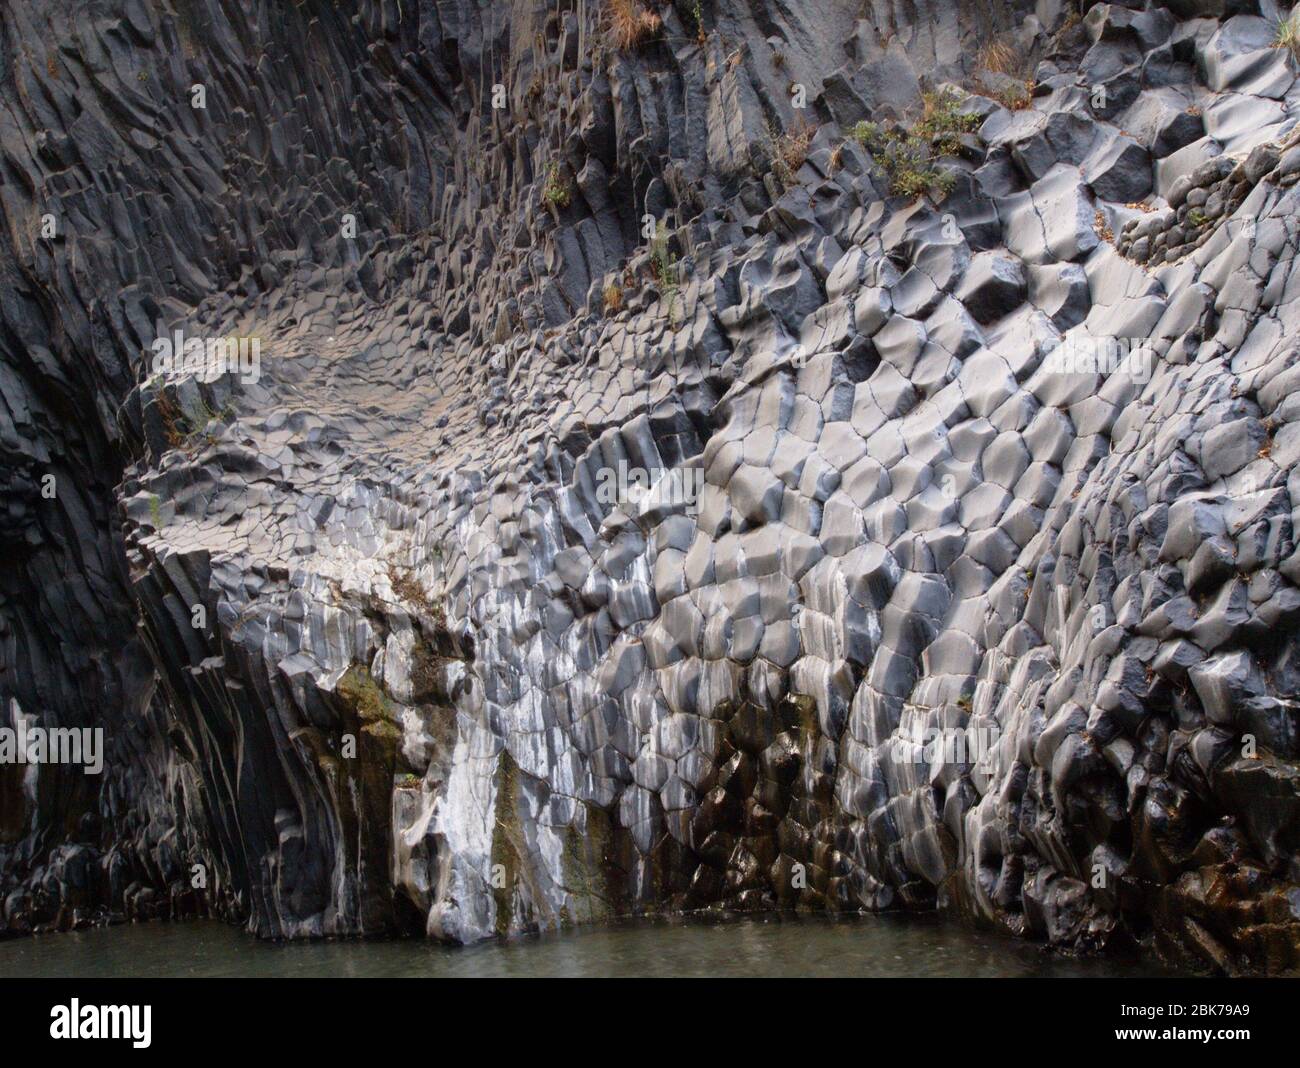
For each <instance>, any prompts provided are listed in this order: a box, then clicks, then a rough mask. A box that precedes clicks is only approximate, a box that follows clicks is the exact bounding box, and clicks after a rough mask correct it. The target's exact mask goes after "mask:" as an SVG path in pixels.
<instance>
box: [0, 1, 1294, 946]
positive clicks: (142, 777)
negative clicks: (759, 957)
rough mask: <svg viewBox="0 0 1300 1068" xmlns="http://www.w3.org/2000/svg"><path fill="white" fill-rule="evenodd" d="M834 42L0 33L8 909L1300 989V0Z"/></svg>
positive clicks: (558, 21) (97, 16) (604, 25)
mask: <svg viewBox="0 0 1300 1068" xmlns="http://www.w3.org/2000/svg"><path fill="white" fill-rule="evenodd" d="M806 6H807V10H804V9H803V8H800V7H799V6H798V5H795V6H794V7H791V6H790V5H786V6H780V5H772V4H769V3H768V2H767V0H742V2H736V3H722V2H714V3H703V4H699V5H690V4H676V5H668V4H665V5H662V6H659V5H640V6H638V4H636V3H633V2H631V0H626V2H617V3H616V2H613V0H607V2H601V3H598V2H595V0H588V2H583V3H576V4H567V3H566V4H561V5H540V6H539V5H524V4H491V5H486V4H477V3H471V2H458V3H451V4H441V5H436V6H435V5H434V4H432V3H423V2H417V3H406V4H402V5H396V4H387V3H376V4H371V5H362V10H361V11H360V12H359V13H357V14H355V15H352V14H348V13H345V12H344V11H342V10H340V9H339V8H337V7H335V6H333V5H330V4H323V3H322V4H314V3H307V4H303V5H229V4H217V3H215V2H211V0H200V2H196V3H192V4H186V5H185V7H184V11H183V12H181V13H180V14H178V15H176V16H172V15H170V14H164V13H162V12H160V11H159V10H156V9H155V8H154V6H153V5H148V4H143V3H136V2H125V0H124V2H116V0H102V2H100V3H97V4H95V5H92V8H91V10H90V11H89V12H83V11H81V10H79V9H78V10H73V7H74V5H71V4H55V5H48V4H35V3H31V2H29V0H16V2H14V3H12V4H10V5H8V6H7V7H6V9H5V10H4V11H3V12H0V22H2V23H3V26H4V30H5V40H6V41H7V42H9V44H8V46H7V49H6V53H5V56H6V58H5V61H4V63H3V66H0V94H3V97H4V101H5V104H6V106H5V108H4V109H3V111H2V112H0V145H2V146H3V149H4V164H3V181H2V182H0V210H2V211H3V213H4V218H5V222H6V226H5V228H4V231H3V237H2V238H0V240H2V241H3V242H4V252H5V255H4V256H3V257H0V271H3V272H4V285H3V287H2V288H0V317H2V318H3V324H4V339H5V340H4V344H3V345H2V346H0V354H2V355H3V360H2V361H0V404H2V406H3V407H2V408H0V412H2V413H3V414H2V418H0V456H2V457H3V461H4V462H3V467H2V470H3V478H4V481H3V495H4V496H3V500H4V504H5V507H4V508H3V510H0V516H2V517H3V518H2V519H0V539H2V540H3V544H2V549H3V553H4V556H5V560H6V566H5V568H4V569H3V572H2V574H3V578H2V579H0V582H3V586H2V587H0V699H3V712H0V726H3V727H5V728H6V729H8V730H11V731H16V730H18V729H19V724H20V723H21V724H22V728H21V729H23V730H26V729H27V727H29V726H38V725H39V726H40V727H42V728H47V729H54V728H68V729H76V730H78V731H80V730H91V731H95V730H98V731H102V739H103V743H104V749H103V759H104V767H103V770H102V772H101V773H100V774H98V775H86V774H84V771H83V769H82V768H81V767H79V766H76V765H75V764H72V763H66V762H65V763H52V762H48V761H28V762H25V763H18V762H15V761H8V762H4V763H0V923H2V925H3V928H4V929H5V930H6V931H8V932H13V933H20V932H24V931H29V930H35V929H45V928H49V927H58V928H67V927H74V926H78V925H83V924H88V923H94V922H100V921H104V920H109V919H113V918H118V917H121V918H128V919H136V918H149V917H154V916H163V915H169V916H184V915H192V914H215V915H219V916H222V917H226V918H229V919H233V920H237V921H239V922H242V923H245V924H246V925H247V927H248V929H249V930H250V931H252V932H255V933H257V934H259V935H263V936H271V937H309V936H315V935H330V934H384V933H394V932H423V933H427V934H428V935H429V936H431V937H436V938H443V939H448V940H452V941H462V942H466V941H472V940H475V939H480V938H483V937H487V936H489V935H492V934H493V933H502V934H509V933H514V932H519V931H524V930H530V929H536V928H543V929H545V928H553V927H556V926H560V925H564V924H576V923H586V922H600V921H602V920H606V919H608V918H610V917H613V916H617V915H622V914H628V913H635V912H664V911H681V910H694V909H738V910H751V909H754V910H759V909H771V908H778V907H792V908H803V909H815V910H832V911H853V910H875V909H904V910H908V909H911V910H923V909H934V908H938V909H943V910H948V911H951V912H953V913H956V914H958V915H960V916H962V917H964V918H965V919H967V920H968V921H970V922H983V923H990V924H994V925H998V926H1001V927H1004V928H1007V929H1009V930H1011V931H1013V932H1016V933H1019V934H1023V935H1025V936H1027V937H1031V938H1036V939H1040V940H1045V941H1047V942H1050V943H1051V944H1053V945H1056V946H1059V947H1062V948H1066V949H1074V950H1091V949H1105V948H1107V947H1113V946H1117V945H1120V944H1129V943H1133V942H1137V943H1139V944H1140V945H1142V946H1144V947H1146V948H1147V949H1149V950H1150V952H1152V953H1154V954H1158V955H1159V956H1160V957H1162V958H1163V959H1165V960H1167V961H1170V962H1172V963H1175V964H1177V965H1180V966H1185V967H1195V968H1213V969H1218V970H1224V971H1244V970H1260V971H1279V970H1284V969H1288V968H1292V967H1295V966H1296V965H1297V964H1298V963H1300V909H1297V907H1296V906H1295V903H1294V902H1295V900H1296V898H1297V895H1298V894H1300V867H1298V866H1297V859H1296V858H1297V852H1296V850H1297V845H1298V844H1300V843H1297V841H1296V837H1297V827H1300V822H1298V821H1297V817H1298V816H1300V726H1298V722H1297V716H1298V715H1300V641H1298V640H1297V635H1296V621H1297V615H1298V614H1300V588H1298V584H1300V554H1298V553H1297V549H1296V544H1295V533H1294V521H1295V515H1296V505H1297V503H1300V475H1297V473H1296V472H1297V470H1298V468H1297V461H1298V460H1300V445H1298V444H1297V443H1298V442H1300V431H1297V430H1296V426H1297V421H1298V420H1300V406H1298V405H1297V403H1296V399H1295V397H1296V392H1297V391H1296V388H1295V387H1296V386H1297V384H1300V377H1297V376H1298V375H1300V372H1298V371H1297V362H1298V361H1297V353H1296V347H1295V346H1296V342H1295V338H1296V336H1297V333H1298V332H1300V303H1298V301H1297V298H1300V271H1298V270H1297V267H1296V263H1297V260H1296V248H1297V239H1298V236H1300V235H1298V234H1297V223H1296V218H1297V208H1298V207H1300V191H1298V190H1297V188H1296V175H1297V174H1300V155H1298V153H1300V142H1297V135H1296V134H1295V132H1294V131H1295V127H1296V116H1297V113H1298V112H1297V109H1298V108H1300V85H1297V82H1296V70H1297V66H1296V59H1295V57H1294V56H1293V55H1291V54H1290V52H1289V51H1288V50H1287V49H1285V48H1276V47H1273V45H1274V36H1273V31H1272V28H1271V26H1270V24H1269V22H1268V19H1267V18H1265V17H1264V16H1265V15H1267V14H1270V12H1271V9H1270V12H1262V13H1261V10H1260V9H1258V8H1256V7H1254V6H1253V5H1251V4H1234V5H1229V7H1230V8H1231V10H1228V9H1226V8H1224V9H1222V10H1220V9H1219V8H1216V7H1215V5H1192V6H1193V7H1195V8H1196V10H1195V11H1192V10H1181V9H1177V8H1175V9H1171V10H1166V9H1164V8H1160V7H1153V8H1149V9H1147V10H1143V11H1139V10H1136V9H1134V8H1131V7H1124V6H1118V5H1105V4H1089V5H1085V6H1086V10H1084V11H1079V10H1077V9H1075V8H1074V7H1073V6H1072V5H1068V4H1066V5H1038V9H1037V11H1035V9H1034V6H1033V5H1030V4H1027V3H1025V4H1018V3H1012V4H1007V5H1004V6H1002V7H999V8H998V9H997V11H996V12H995V13H992V14H990V12H989V11H987V10H985V9H984V8H981V7H977V6H975V5H965V4H957V3H943V4H939V5H937V6H936V7H935V8H934V9H933V11H927V13H926V14H925V15H924V16H922V15H920V14H918V13H915V12H912V13H909V14H904V13H902V12H901V11H895V12H890V13H886V12H884V11H883V10H877V9H876V8H871V9H870V10H869V11H868V12H867V14H866V15H863V13H862V8H861V5H860V4H857V3H831V4H819V5H806ZM795 8H798V10H795ZM24 43H26V44H24ZM864 124H865V125H864ZM15 737H16V735H15ZM69 737H71V736H69Z"/></svg>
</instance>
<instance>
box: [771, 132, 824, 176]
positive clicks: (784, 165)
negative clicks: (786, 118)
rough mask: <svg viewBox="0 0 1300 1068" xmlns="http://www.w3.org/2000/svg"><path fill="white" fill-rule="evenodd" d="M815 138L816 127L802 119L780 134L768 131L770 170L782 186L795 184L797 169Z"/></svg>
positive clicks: (802, 162) (806, 156)
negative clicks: (770, 157)
mask: <svg viewBox="0 0 1300 1068" xmlns="http://www.w3.org/2000/svg"><path fill="white" fill-rule="evenodd" d="M816 136H817V126H816V125H815V124H814V123H811V122H809V121H808V120H807V119H804V118H802V117H801V118H799V119H798V120H797V121H796V122H795V123H793V124H792V125H791V126H790V128H789V129H788V130H785V131H783V132H781V133H775V132H772V131H769V133H768V140H769V142H770V147H771V154H772V170H773V171H774V172H775V173H776V176H777V178H779V179H780V180H781V182H782V184H783V185H793V184H794V183H795V180H796V177H797V175H798V173H799V168H800V167H802V166H803V165H804V162H805V161H806V160H807V159H808V150H809V148H811V147H812V141H813V138H814V137H816Z"/></svg>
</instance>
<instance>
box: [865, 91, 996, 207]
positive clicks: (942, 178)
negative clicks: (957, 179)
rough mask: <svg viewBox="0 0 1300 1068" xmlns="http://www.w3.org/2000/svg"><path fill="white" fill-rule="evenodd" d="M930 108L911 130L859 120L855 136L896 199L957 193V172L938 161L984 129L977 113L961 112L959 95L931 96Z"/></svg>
mask: <svg viewBox="0 0 1300 1068" xmlns="http://www.w3.org/2000/svg"><path fill="white" fill-rule="evenodd" d="M924 100H925V110H924V111H923V112H922V114H921V117H920V118H919V119H918V120H917V121H916V122H915V123H914V124H913V125H912V127H911V129H899V128H895V127H883V126H880V125H879V124H877V123H874V122H860V123H858V124H857V125H856V126H855V127H853V129H852V131H850V132H851V135H852V137H853V139H854V140H855V141H857V142H858V143H859V144H861V145H862V146H863V147H864V148H866V149H867V151H869V152H870V153H871V155H872V156H873V157H874V158H875V161H876V164H877V166H879V167H880V169H881V170H882V171H884V172H885V175H886V177H888V179H889V190H890V192H891V193H893V194H894V195H896V196H904V197H909V198H915V197H919V196H924V195H926V194H929V195H931V196H935V197H936V198H937V199H942V198H943V197H945V196H947V195H948V193H949V192H951V191H952V185H953V175H952V172H951V171H950V170H948V169H946V168H944V167H942V166H941V165H940V163H939V160H940V159H941V158H942V157H944V156H952V155H956V154H957V152H958V151H960V149H961V135H962V134H964V133H971V132H973V131H974V130H976V129H977V128H978V127H979V123H980V119H979V116H977V115H968V114H963V113H962V112H959V111H958V110H957V108H958V107H959V106H960V105H961V100H960V98H958V97H957V96H956V94H954V93H951V92H948V93H941V94H938V93H927V94H925V97H924Z"/></svg>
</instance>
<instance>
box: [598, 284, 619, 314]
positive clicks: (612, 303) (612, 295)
mask: <svg viewBox="0 0 1300 1068" xmlns="http://www.w3.org/2000/svg"><path fill="white" fill-rule="evenodd" d="M601 296H602V297H603V298H604V301H605V311H606V312H607V313H608V314H610V315H614V314H616V313H617V312H618V311H620V310H621V309H622V307H623V287H622V286H620V285H619V284H618V283H617V282H610V283H609V285H607V286H606V287H605V288H604V289H603V290H602V291H601Z"/></svg>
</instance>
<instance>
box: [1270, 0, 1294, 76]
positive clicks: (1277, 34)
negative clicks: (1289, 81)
mask: <svg viewBox="0 0 1300 1068" xmlns="http://www.w3.org/2000/svg"><path fill="white" fill-rule="evenodd" d="M1273 47H1274V48H1284V49H1286V51H1287V52H1289V53H1290V55H1291V58H1292V59H1293V60H1294V61H1296V62H1297V63H1300V6H1298V7H1295V8H1293V9H1292V11H1291V14H1289V15H1288V16H1287V17H1286V18H1284V19H1282V20H1281V21H1279V22H1278V24H1277V27H1276V28H1275V30H1274V32H1273Z"/></svg>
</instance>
